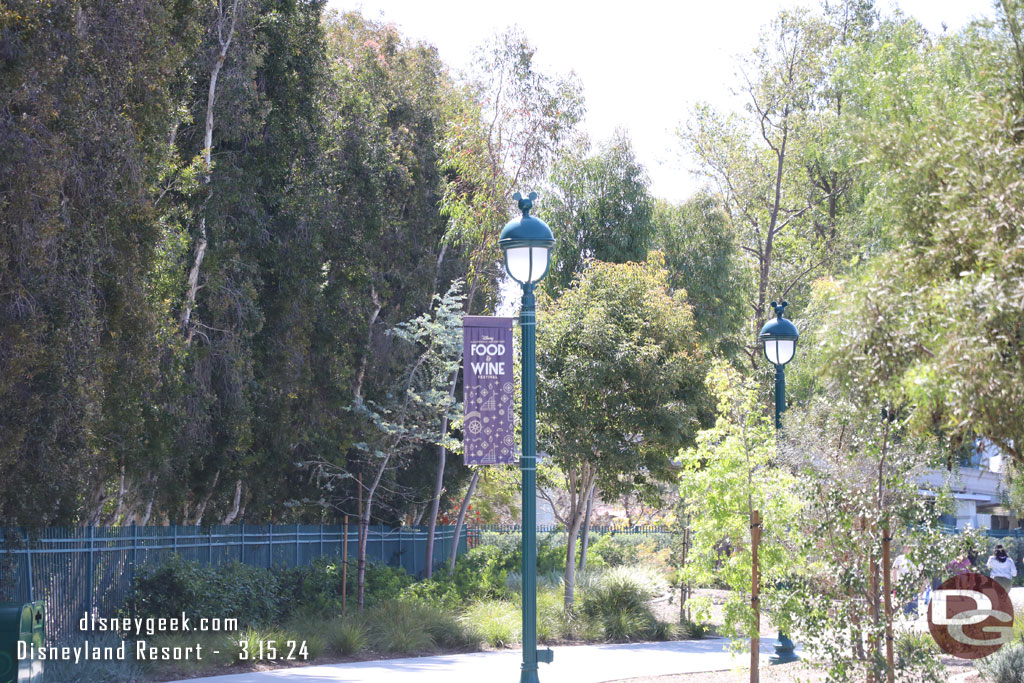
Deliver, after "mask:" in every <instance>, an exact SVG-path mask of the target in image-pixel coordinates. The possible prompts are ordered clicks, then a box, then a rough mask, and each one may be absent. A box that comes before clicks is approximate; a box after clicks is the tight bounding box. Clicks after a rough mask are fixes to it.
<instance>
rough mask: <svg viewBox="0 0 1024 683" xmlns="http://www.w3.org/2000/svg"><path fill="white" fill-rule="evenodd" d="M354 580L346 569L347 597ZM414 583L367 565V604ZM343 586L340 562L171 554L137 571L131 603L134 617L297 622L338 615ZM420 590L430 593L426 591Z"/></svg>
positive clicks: (393, 570) (396, 571) (397, 571)
mask: <svg viewBox="0 0 1024 683" xmlns="http://www.w3.org/2000/svg"><path fill="white" fill-rule="evenodd" d="M354 578H355V577H354V572H352V571H351V570H350V571H349V577H348V593H349V600H350V601H351V600H352V599H353V589H354ZM414 585H415V584H414V578H413V577H411V576H409V574H408V573H406V571H405V570H404V569H402V568H400V567H386V566H384V567H381V566H377V565H373V564H370V565H368V566H367V569H366V584H365V590H366V603H367V604H368V605H373V604H375V603H378V602H386V601H389V600H392V599H394V598H397V597H399V596H401V595H409V596H410V597H412V596H416V594H417V593H418V592H419V591H417V590H416V589H414V588H413V586H414ZM341 588H342V573H341V565H340V563H339V562H338V561H337V560H336V559H331V558H323V559H320V560H317V561H316V562H314V563H313V564H312V565H308V566H304V567H297V568H293V569H285V568H276V569H262V568H259V567H252V566H249V565H244V564H241V563H237V562H235V563H230V564H224V565H220V566H217V567H207V566H203V565H201V564H199V563H198V562H188V561H186V560H183V559H182V558H181V557H180V556H178V555H174V556H172V557H171V558H170V559H168V560H167V561H166V562H164V563H162V564H160V565H157V566H153V567H144V568H143V569H140V571H139V574H138V576H137V578H136V582H135V591H134V595H133V598H132V600H131V601H130V603H129V607H130V609H131V610H132V613H133V614H134V615H135V616H140V617H143V618H145V617H160V616H166V615H168V614H177V613H180V612H185V613H186V614H190V615H196V616H203V617H211V616H225V617H234V618H237V619H238V623H239V625H242V626H252V627H255V628H261V627H264V626H268V625H271V624H277V623H283V622H287V621H289V620H291V619H293V618H294V619H297V620H299V621H297V622H296V624H300V625H301V620H302V619H318V618H330V617H334V616H335V615H337V614H339V613H340V612H341V597H342V592H341ZM420 590H422V591H423V592H424V593H425V594H430V590H429V589H420ZM446 593H447V592H446V591H445V592H441V593H440V595H446ZM449 600H450V598H449ZM428 601H429V600H424V602H428ZM439 602H441V600H439Z"/></svg>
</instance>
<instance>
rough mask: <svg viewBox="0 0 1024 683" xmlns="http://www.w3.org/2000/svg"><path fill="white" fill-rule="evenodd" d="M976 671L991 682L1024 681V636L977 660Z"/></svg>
mask: <svg viewBox="0 0 1024 683" xmlns="http://www.w3.org/2000/svg"><path fill="white" fill-rule="evenodd" d="M978 671H980V672H981V673H982V675H983V676H984V677H985V680H987V681H991V683H1024V638H1021V639H1020V640H1014V641H1012V642H1009V643H1007V644H1006V645H1003V646H1002V647H1001V648H999V649H998V650H997V651H996V652H995V654H991V655H989V656H988V657H985V658H984V659H980V660H978Z"/></svg>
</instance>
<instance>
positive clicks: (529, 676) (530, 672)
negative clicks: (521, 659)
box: [519, 664, 540, 683]
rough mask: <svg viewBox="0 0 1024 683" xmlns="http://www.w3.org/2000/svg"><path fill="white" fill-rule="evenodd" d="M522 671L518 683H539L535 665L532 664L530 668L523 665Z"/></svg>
mask: <svg viewBox="0 0 1024 683" xmlns="http://www.w3.org/2000/svg"><path fill="white" fill-rule="evenodd" d="M523 666H524V668H523V671H522V673H521V674H520V676H519V683H540V679H539V678H537V665H536V664H534V665H533V667H532V668H529V669H527V668H525V666H526V665H525V664H524V665H523Z"/></svg>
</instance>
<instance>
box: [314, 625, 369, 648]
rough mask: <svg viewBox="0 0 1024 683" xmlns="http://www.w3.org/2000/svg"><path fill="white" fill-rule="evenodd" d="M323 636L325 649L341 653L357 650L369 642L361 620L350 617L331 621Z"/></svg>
mask: <svg viewBox="0 0 1024 683" xmlns="http://www.w3.org/2000/svg"><path fill="white" fill-rule="evenodd" d="M324 637H325V638H326V645H327V649H328V650H330V651H332V652H337V653H338V654H342V655H351V654H354V653H356V652H359V651H360V650H362V649H363V648H365V647H366V646H367V643H368V642H369V636H368V635H367V633H366V625H365V624H364V622H363V620H361V619H357V618H352V617H349V618H347V619H336V620H335V621H333V622H331V624H330V626H329V628H328V629H327V631H326V632H325V633H324Z"/></svg>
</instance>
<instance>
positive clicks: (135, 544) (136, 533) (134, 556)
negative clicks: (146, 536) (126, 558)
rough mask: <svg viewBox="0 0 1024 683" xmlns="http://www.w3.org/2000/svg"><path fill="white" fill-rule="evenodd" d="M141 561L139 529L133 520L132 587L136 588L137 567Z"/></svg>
mask: <svg viewBox="0 0 1024 683" xmlns="http://www.w3.org/2000/svg"><path fill="white" fill-rule="evenodd" d="M138 560H139V527H137V526H136V525H135V520H134V519H133V520H132V575H131V582H132V586H135V565H136V563H137V562H138Z"/></svg>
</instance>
